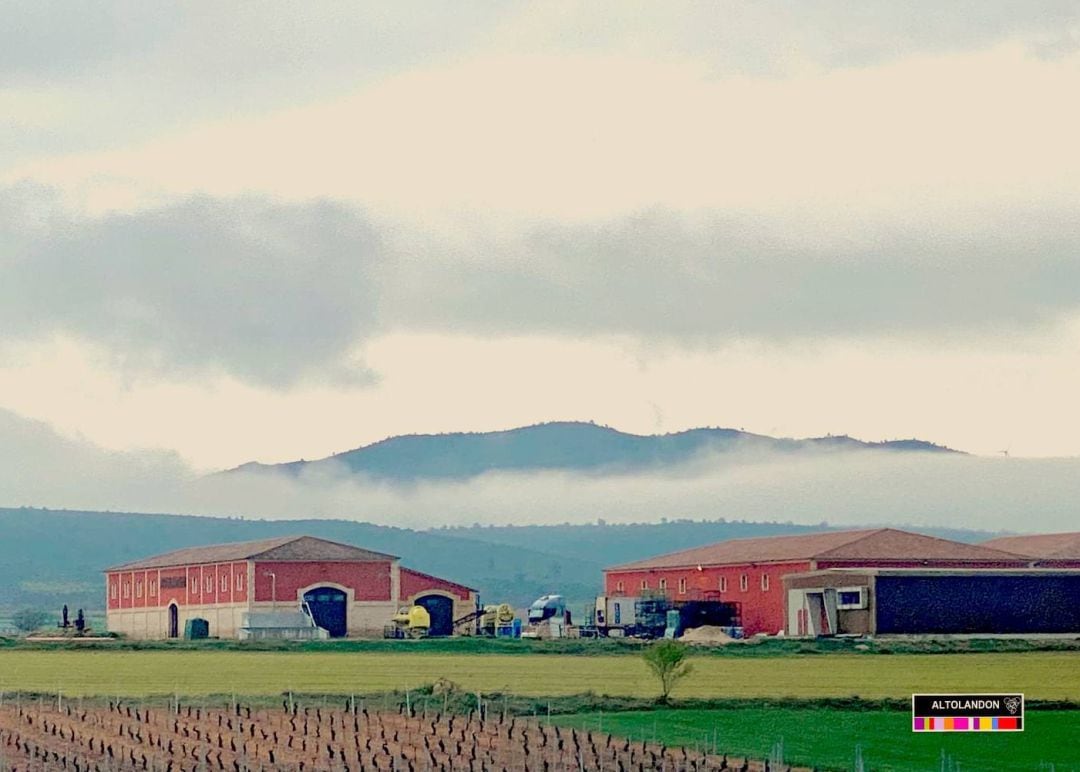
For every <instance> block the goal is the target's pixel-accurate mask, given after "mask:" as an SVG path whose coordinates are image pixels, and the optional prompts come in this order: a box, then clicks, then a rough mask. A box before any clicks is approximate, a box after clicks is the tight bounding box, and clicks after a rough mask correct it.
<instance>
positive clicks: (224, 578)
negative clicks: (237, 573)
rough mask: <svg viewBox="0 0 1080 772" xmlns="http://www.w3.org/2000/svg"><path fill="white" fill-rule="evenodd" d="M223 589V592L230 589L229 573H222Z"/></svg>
mask: <svg viewBox="0 0 1080 772" xmlns="http://www.w3.org/2000/svg"><path fill="white" fill-rule="evenodd" d="M221 591H222V592H228V591H229V577H228V575H227V574H222V575H221Z"/></svg>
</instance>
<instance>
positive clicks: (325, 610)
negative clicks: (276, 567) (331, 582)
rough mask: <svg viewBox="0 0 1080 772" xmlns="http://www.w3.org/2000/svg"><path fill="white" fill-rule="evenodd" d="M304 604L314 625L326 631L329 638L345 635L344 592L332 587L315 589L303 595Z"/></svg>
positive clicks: (346, 626) (346, 625)
mask: <svg viewBox="0 0 1080 772" xmlns="http://www.w3.org/2000/svg"><path fill="white" fill-rule="evenodd" d="M304 603H306V604H307V605H308V608H310V609H311V618H312V619H314V620H315V624H317V625H318V626H319V627H321V628H323V629H324V630H327V631H328V632H329V633H330V637H331V638H341V637H343V636H344V635H345V631H346V630H347V629H348V624H347V619H346V616H345V608H346V603H345V593H344V592H342V591H341V590H339V589H336V588H334V587H316V588H315V589H314V590H308V591H307V592H305V593H304Z"/></svg>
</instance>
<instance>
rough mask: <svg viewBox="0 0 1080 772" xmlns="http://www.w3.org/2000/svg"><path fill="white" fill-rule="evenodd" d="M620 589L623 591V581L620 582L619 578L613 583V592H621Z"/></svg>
mask: <svg viewBox="0 0 1080 772" xmlns="http://www.w3.org/2000/svg"><path fill="white" fill-rule="evenodd" d="M622 591H623V582H622V579H620V580H619V581H618V583H617V584H616V585H615V592H622Z"/></svg>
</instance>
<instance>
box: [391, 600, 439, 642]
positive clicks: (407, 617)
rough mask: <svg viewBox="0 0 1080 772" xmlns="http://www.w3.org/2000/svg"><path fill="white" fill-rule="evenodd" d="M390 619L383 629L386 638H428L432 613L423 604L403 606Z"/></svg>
mask: <svg viewBox="0 0 1080 772" xmlns="http://www.w3.org/2000/svg"><path fill="white" fill-rule="evenodd" d="M390 621H391V622H393V624H390V625H387V626H386V628H385V629H384V630H383V636H384V637H386V638H426V637H427V634H428V631H429V630H430V629H431V614H429V613H428V610H427V609H426V608H424V607H423V606H411V607H410V606H405V607H402V608H400V609H398V613H396V614H394V616H393V617H391V620H390Z"/></svg>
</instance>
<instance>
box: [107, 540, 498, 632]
mask: <svg viewBox="0 0 1080 772" xmlns="http://www.w3.org/2000/svg"><path fill="white" fill-rule="evenodd" d="M105 574H106V589H105V591H106V600H107V605H106V609H107V615H106V616H107V622H108V627H109V630H111V631H113V632H120V633H125V634H127V635H129V636H131V637H133V638H169V637H173V638H175V637H177V636H178V635H182V634H183V631H184V624H185V622H186V621H187V620H189V619H193V618H200V619H206V620H207V621H209V623H210V635H211V636H216V637H220V638H233V637H236V636H237V635H238V633H239V630H240V628H241V627H242V626H243V624H244V619H245V615H246V614H247V613H250V612H264V611H295V610H297V609H299V608H300V605H301V603H306V604H307V605H308V607H309V608H310V609H311V612H312V615H313V617H314V618H315V621H316V622H317V623H318V624H319V626H320V627H325V628H326V629H328V630H329V631H330V634H331V636H332V637H339V636H344V635H375V634H381V632H382V629H383V627H384V626H385V625H386V624H388V622H389V620H390V618H391V616H392V615H393V614H394V612H395V611H397V609H398V608H400V607H401V606H406V605H412V604H419V605H423V606H426V607H427V608H428V610H429V611H430V612H431V617H432V634H440V635H448V634H450V633H451V632H452V630H453V620H455V619H458V618H460V617H462V616H464V615H465V614H467V613H469V612H471V611H473V610H474V609H475V608H476V604H477V594H476V590H474V589H472V588H470V587H466V586H465V585H462V584H458V583H456V582H451V581H447V580H445V579H439V578H437V577H434V576H429V575H428V574H424V573H421V572H419V571H414V570H412V569H409V568H405V567H403V566H401V565H400V562H399V559H398V558H397V557H396V556H394V555H386V554H384V553H381V552H372V551H371V550H365V549H361V548H359V547H353V546H351V545H348V544H339V543H337V542H332V541H327V540H325V539H317V538H315V537H312V536H285V537H279V538H275V539H262V540H259V541H249V542H237V543H233V544H217V545H211V546H206V547H193V548H189V549H182V550H176V551H175V552H168V553H165V554H163V555H156V556H154V557H149V558H145V559H143V560H137V561H134V562H131V563H125V564H123V565H119V566H113V567H112V568H109V569H106V571H105Z"/></svg>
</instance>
